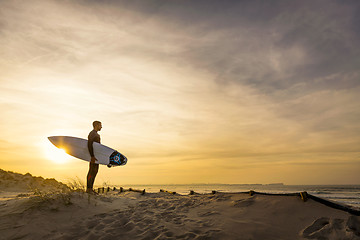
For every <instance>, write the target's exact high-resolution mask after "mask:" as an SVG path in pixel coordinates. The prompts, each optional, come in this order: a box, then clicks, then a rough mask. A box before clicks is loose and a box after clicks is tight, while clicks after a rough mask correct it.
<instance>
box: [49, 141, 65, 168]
mask: <svg viewBox="0 0 360 240" xmlns="http://www.w3.org/2000/svg"><path fill="white" fill-rule="evenodd" d="M44 152H45V156H46V158H47V159H49V160H51V161H53V162H55V163H58V164H64V163H66V162H68V161H69V159H70V158H71V156H70V155H68V154H66V151H65V149H60V148H57V147H55V146H54V145H53V144H51V143H50V142H48V143H47V144H46V146H45V147H44Z"/></svg>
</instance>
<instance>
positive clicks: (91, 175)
mask: <svg viewBox="0 0 360 240" xmlns="http://www.w3.org/2000/svg"><path fill="white" fill-rule="evenodd" d="M98 170H99V164H97V163H91V162H90V164H89V172H88V174H87V187H86V188H87V189H86V192H91V191H92V190H93V186H94V182H95V177H96V174H97V173H98Z"/></svg>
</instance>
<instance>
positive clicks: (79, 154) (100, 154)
mask: <svg viewBox="0 0 360 240" xmlns="http://www.w3.org/2000/svg"><path fill="white" fill-rule="evenodd" d="M48 139H49V140H50V142H51V143H52V144H54V145H55V146H56V147H57V148H60V149H63V150H65V152H66V153H67V154H69V155H71V156H73V157H76V158H79V159H81V160H84V161H88V162H90V160H91V156H90V153H89V150H88V146H87V145H88V140H86V139H82V138H77V137H70V136H51V137H48ZM93 149H94V156H95V158H96V159H97V160H98V161H97V162H95V163H98V164H103V165H107V166H108V167H112V166H122V165H125V164H126V163H127V158H126V157H125V156H124V155H123V154H121V153H119V152H118V151H116V150H114V149H112V148H110V147H108V146H105V145H102V144H100V143H97V142H94V143H93Z"/></svg>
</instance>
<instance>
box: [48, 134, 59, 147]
mask: <svg viewBox="0 0 360 240" xmlns="http://www.w3.org/2000/svg"><path fill="white" fill-rule="evenodd" d="M48 139H49V141H50V142H51V143H52V144H54V145H55V146H56V147H57V146H58V145H59V142H60V138H59V137H56V136H51V137H48Z"/></svg>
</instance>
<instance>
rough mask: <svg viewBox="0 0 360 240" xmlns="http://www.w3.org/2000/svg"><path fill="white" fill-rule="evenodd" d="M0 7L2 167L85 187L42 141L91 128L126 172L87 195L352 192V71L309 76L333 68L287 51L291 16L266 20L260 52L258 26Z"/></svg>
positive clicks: (75, 167) (109, 9)
mask: <svg viewBox="0 0 360 240" xmlns="http://www.w3.org/2000/svg"><path fill="white" fill-rule="evenodd" d="M1 5H2V9H3V11H1V15H0V16H1V18H0V20H1V22H2V23H3V25H2V26H3V27H2V29H1V30H0V31H1V32H0V33H1V35H0V44H1V49H0V113H1V118H0V132H1V135H0V168H2V169H5V170H12V171H16V172H21V173H26V172H30V173H32V174H34V175H41V176H44V177H47V178H51V177H54V178H56V179H58V180H62V181H66V180H67V179H71V178H75V177H76V176H78V177H79V178H81V179H85V176H86V174H87V170H88V164H87V163H86V162H84V161H81V160H78V159H75V158H71V157H70V158H67V157H64V158H63V162H62V163H61V164H60V163H58V162H56V161H53V160H52V157H51V156H49V154H50V155H51V153H52V152H54V155H57V152H56V151H57V150H56V149H55V148H54V147H53V146H52V145H51V143H50V142H49V141H48V140H47V137H48V136H53V135H67V136H76V137H81V138H87V135H88V133H89V132H90V131H91V130H92V126H91V123H92V121H94V120H100V121H101V122H102V123H103V129H102V131H101V132H99V133H100V135H101V138H102V143H103V144H105V145H107V146H109V147H112V148H114V149H116V150H118V151H119V152H121V153H123V154H125V155H126V156H127V157H128V159H129V161H128V164H127V165H126V166H124V167H117V168H111V169H108V168H107V167H105V166H101V168H100V170H99V174H98V176H97V178H96V183H95V184H101V183H102V182H108V183H112V184H153V183H154V184H168V183H273V182H283V183H286V184H360V177H359V174H358V173H359V170H360V158H359V146H360V144H359V143H360V136H359V129H360V128H359V127H360V125H359V121H358V120H359V114H360V111H359V109H360V105H359V103H358V102H360V101H359V100H360V99H359V95H360V94H359V92H360V91H359V89H360V87H359V84H358V80H357V79H358V77H359V76H360V74H359V70H356V68H355V67H356V64H355V65H354V69H348V68H347V69H345V67H344V68H343V69H335V70H336V71H335V70H334V71H333V72H331V71H329V70H327V68H324V69H326V70H322V72H316V71H320V70H314V69H315V68H314V67H312V65H311V64H313V65H314V66H321V64H324V65H326V64H328V65H329V64H334V65H336V64H335V63H329V62H327V61H325V60H323V59H325V57H324V54H325V52H326V51H325V50H324V52H316V54H317V55H316V56H315V57H316V58H314V55H315V53H314V52H313V51H311V49H312V47H313V46H311V45H307V43H306V42H304V41H299V42H296V43H293V42H292V44H291V46H289V43H286V41H285V40H286V39H285V37H284V36H287V35H286V33H288V31H290V30H291V29H295V28H296V27H297V26H292V25H286V24H284V25H281V24H283V21H279V18H280V19H281V18H286V17H289V16H286V15H285V16H283V15H281V16H280V15H277V14H276V13H273V14H274V16H273V18H274V21H273V22H272V24H274V26H272V27H273V28H274V29H275V30H276V31H275V30H274V31H272V32H271V33H270V34H266V37H267V38H268V39H266V41H263V38H262V36H263V35H262V34H263V33H262V32H263V31H262V30H263V29H262V25H259V26H258V25H254V26H253V25H251V24H250V23H248V22H247V21H245V20H244V19H236V18H235V19H232V21H234V22H236V25H234V26H233V25H231V24H225V25H226V27H224V26H218V24H220V23H221V21H220V20H223V21H225V20H224V19H225V18H227V17H226V16H225V15H224V16H222V15H216V16H214V19H215V20H216V21H215V20H212V19H211V18H210V19H209V18H206V17H204V19H201V18H200V16H203V15H204V16H207V15H206V12H199V17H198V16H196V17H195V16H193V15H189V16H187V15H186V13H187V11H185V13H184V12H182V11H180V10H179V8H180V6H177V5H176V4H175V5H174V4H171V5H170V6H168V5H166V4H163V5H161V6H160V8H156V9H157V11H159V12H157V13H156V14H154V13H153V12H152V10H153V9H148V8H147V7H149V8H150V7H154V6H146V5H144V6H142V7H139V6H125V4H124V6H122V5H121V4H119V5H117V4H116V3H114V2H111V1H109V2H107V3H103V4H101V3H91V2H89V3H88V4H87V3H86V1H79V2H76V3H71V2H67V3H65V2H61V3H60V1H41V0H39V1H35V2H34V3H32V4H30V3H27V2H23V3H20V2H16V1H4V2H2V3H1ZM30 5H31V6H30ZM236 7H237V8H241V6H238V5H237V6H236ZM250 7H251V6H250ZM159 9H163V10H159ZM334 9H335V8H334ZM204 11H205V10H204ZM206 11H210V10H209V9H207V10H206ZM329 11H330V10H329ZM332 11H335V10H332ZM175 13H178V14H175ZM182 14H183V15H182ZM299 15H301V13H299ZM179 16H180V18H179ZM209 16H212V15H209ZM234 16H237V15H234ZM301 16H302V15H301ZM176 17H177V18H176ZM187 17H191V18H194V19H192V21H193V22H192V24H189V23H188V22H186V21H185V19H188V18H187ZM325 17H326V16H325ZM198 18H200V19H198ZM249 18H250V17H249ZM179 19H180V20H179ZM259 21H260V22H261V21H264V24H265V22H267V21H265V20H264V19H260V20H259ZM296 21H300V20H299V19H296ZM296 21H295V22H296ZM219 22H220V23H219ZM250 22H251V21H250ZM285 22H286V21H285ZM240 23H241V24H240ZM299 24H300V23H299ZM317 24H319V26H323V22H322V21H319V22H317ZM336 27H337V26H334V28H336ZM239 29H240V30H239ZM289 29H290V30H289ZM336 29H337V28H336ZM339 29H340V28H339ZM349 34H351V31H350V32H348V35H349ZM309 37H313V38H314V40H315V41H318V43H319V44H320V43H321V39H322V38H320V37H318V36H312V35H311V36H309ZM316 37H317V38H316ZM327 37H328V36H327ZM284 39H285V40H284ZM324 39H325V37H324ZM349 39H350V37H349ZM280 40H282V41H280ZM346 40H347V39H345V40H344V41H346ZM288 41H290V40H288ZM349 42H351V43H352V44H353V42H352V41H350V40H349ZM279 44H280V45H281V44H282V45H281V46H279ZM351 46H352V45H351ZM342 51H343V50H342ZM312 54H314V55H312ZM350 57H351V56H350ZM316 61H318V62H316ZM355 63H356V61H355ZM306 64H310V65H309V66H308V68H305V69H310V70H308V72H306V71H305V72H304V71H303V66H305V65H306ZM357 64H358V62H357ZM306 66H307V65H306ZM336 66H338V65H336ZM347 66H349V65H347ZM319 68H320V67H319ZM357 69H359V68H357ZM328 71H329V72H328ZM57 160H58V161H61V160H62V159H61V157H60V159H57Z"/></svg>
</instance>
